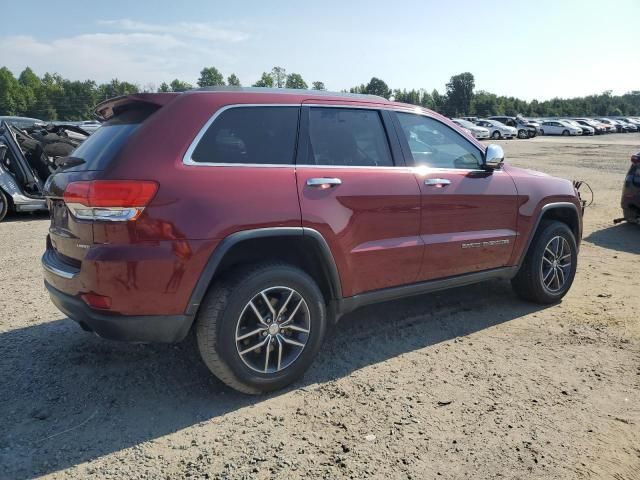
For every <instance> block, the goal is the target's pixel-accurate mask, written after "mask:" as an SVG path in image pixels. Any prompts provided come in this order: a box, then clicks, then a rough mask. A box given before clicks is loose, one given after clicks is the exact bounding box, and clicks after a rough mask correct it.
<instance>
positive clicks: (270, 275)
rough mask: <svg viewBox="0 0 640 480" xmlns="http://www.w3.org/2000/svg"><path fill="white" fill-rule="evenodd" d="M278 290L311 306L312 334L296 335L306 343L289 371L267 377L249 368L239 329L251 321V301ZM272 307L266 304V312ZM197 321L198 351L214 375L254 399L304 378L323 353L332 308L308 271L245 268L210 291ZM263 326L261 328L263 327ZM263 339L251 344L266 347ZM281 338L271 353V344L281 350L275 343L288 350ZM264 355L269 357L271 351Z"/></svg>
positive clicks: (282, 266) (281, 267)
mask: <svg viewBox="0 0 640 480" xmlns="http://www.w3.org/2000/svg"><path fill="white" fill-rule="evenodd" d="M274 287H277V288H289V289H293V290H294V291H295V292H296V293H297V294H298V295H299V297H300V298H302V299H304V302H306V305H307V307H308V309H306V310H305V312H306V313H305V315H307V314H308V325H309V332H308V333H306V334H299V333H296V334H297V335H304V336H305V339H304V341H305V342H306V343H305V346H304V347H303V348H302V349H301V350H300V353H298V356H297V357H296V358H294V359H293V360H292V363H291V364H290V365H289V366H286V367H284V368H283V369H282V370H279V371H275V372H269V373H262V372H257V371H256V370H254V369H252V368H251V366H250V365H248V364H247V363H246V360H245V359H246V358H247V357H241V355H240V349H239V347H237V344H239V342H238V341H237V340H236V337H237V335H236V328H237V327H238V324H239V322H242V321H243V319H244V318H246V317H245V316H244V315H245V313H243V312H249V313H253V312H251V311H250V310H247V308H248V307H249V302H250V301H252V300H253V299H254V298H255V297H256V296H257V295H260V292H262V291H264V290H265V289H269V288H274ZM267 293H268V292H267ZM281 298H282V297H281ZM266 305H267V304H266V303H264V304H263V305H262V307H263V308H264V307H265V306H266ZM276 306H277V305H276ZM298 312H299V310H298ZM249 313H246V314H247V315H248V314H249ZM288 313H290V311H289V310H287V314H288ZM296 315H300V313H296ZM256 320H257V317H256ZM196 322H197V323H196V337H197V341H198V349H199V350H200V355H201V356H202V359H203V360H204V362H205V364H206V365H207V367H209V370H211V372H213V374H214V375H215V376H216V377H218V378H219V379H220V380H222V381H223V382H224V383H226V384H227V385H229V386H230V387H231V388H234V389H235V390H238V391H240V392H243V393H248V394H254V395H255V394H260V393H264V392H269V391H272V390H278V389H280V388H283V387H285V386H287V385H289V384H290V383H293V382H294V381H296V380H297V379H298V378H300V377H301V376H302V375H303V374H304V372H305V371H306V370H307V368H308V367H309V365H311V363H312V362H313V359H314V358H315V356H316V355H317V353H318V351H319V350H320V346H321V345H322V341H323V339H324V336H325V332H326V329H327V320H326V307H325V303H324V299H323V296H322V293H321V292H320V289H319V288H318V286H317V285H316V283H315V282H314V281H313V279H312V278H311V277H310V276H309V275H307V274H306V273H305V272H303V271H302V270H300V269H298V268H296V267H293V266H291V265H287V264H280V263H276V264H263V265H257V266H254V267H249V268H245V269H243V270H240V271H237V272H234V273H233V274H231V275H229V276H228V277H227V278H225V279H223V280H221V281H220V282H218V283H216V284H214V285H213V286H212V287H211V288H210V289H209V291H208V292H207V295H206V297H205V299H204V302H203V304H202V306H201V307H200V311H199V313H198V318H197V320H196ZM273 323H277V322H273ZM258 327H259V328H260V325H258ZM283 328H284V327H283ZM270 333H271V332H270V331H269V334H268V338H269V339H271V335H270ZM261 335H267V334H264V333H259V334H257V335H256V337H257V338H256V337H250V338H249V339H248V340H249V341H251V342H254V341H255V344H257V343H260V339H261V338H264V339H265V341H266V337H261ZM281 335H286V334H281ZM241 336H242V335H241ZM276 337H277V334H274V339H273V341H274V348H273V349H271V346H270V345H271V343H268V344H267V348H268V349H269V351H270V352H271V351H274V352H275V350H276V348H278V347H276V344H275V340H277V342H278V346H279V348H280V349H282V348H283V347H282V346H281V345H287V344H285V343H284V342H280V338H281V337H278V338H276ZM296 340H299V338H297V339H296ZM243 341H244V340H243ZM269 341H270V342H271V341H272V340H269ZM255 344H254V346H255ZM280 344H281V345H280ZM290 348H291V349H293V348H298V347H290ZM259 351H262V347H261V348H259V349H257V350H256V351H255V352H250V354H246V355H251V356H257V355H258V354H259ZM291 352H292V350H290V351H289V354H291V355H293V356H295V351H294V352H293V353H291ZM264 355H265V356H266V355H267V350H266V349H265V350H264ZM274 355H276V354H274ZM243 358H244V359H243ZM274 358H275V357H269V356H266V363H267V365H271V364H273V363H274V362H276V361H278V359H277V358H275V359H274ZM270 361H271V364H270V363H269V362H270ZM278 367H280V365H279V364H278Z"/></svg>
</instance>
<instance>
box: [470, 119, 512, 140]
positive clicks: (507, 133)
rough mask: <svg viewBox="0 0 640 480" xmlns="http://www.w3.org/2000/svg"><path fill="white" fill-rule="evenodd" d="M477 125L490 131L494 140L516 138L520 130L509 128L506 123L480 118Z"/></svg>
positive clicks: (476, 122)
mask: <svg viewBox="0 0 640 480" xmlns="http://www.w3.org/2000/svg"><path fill="white" fill-rule="evenodd" d="M475 124H476V125H477V126H479V127H484V128H486V129H487V130H489V135H490V136H491V138H493V139H494V140H497V139H499V138H508V139H512V138H515V137H516V135H517V134H518V130H516V129H515V128H513V127H508V126H507V125H505V124H504V123H501V122H499V121H497V120H489V119H487V118H480V119H478V120H476V121H475Z"/></svg>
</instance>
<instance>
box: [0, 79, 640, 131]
mask: <svg viewBox="0 0 640 480" xmlns="http://www.w3.org/2000/svg"><path fill="white" fill-rule="evenodd" d="M222 85H229V86H242V84H241V82H240V79H239V78H238V76H237V75H236V74H235V73H231V74H230V75H228V76H227V77H226V78H225V76H224V75H223V74H222V73H221V72H220V71H219V70H218V69H217V68H215V67H206V68H203V69H202V71H201V72H200V77H199V78H198V81H197V86H198V87H209V86H222ZM252 86H254V87H271V88H294V89H307V88H312V89H315V90H325V85H324V83H323V82H321V81H314V82H311V85H309V84H307V82H306V81H305V80H304V79H303V78H302V75H300V74H299V73H287V71H286V70H285V69H284V68H283V67H273V69H272V70H271V71H269V72H263V73H262V76H261V77H260V78H259V79H258V80H257V81H256V82H255V83H253V84H252ZM192 88H194V86H193V85H191V84H189V83H188V82H185V81H183V80H180V79H174V80H173V81H171V82H170V83H166V82H162V83H161V84H160V86H159V87H156V86H155V85H154V84H147V85H144V86H140V85H138V84H136V83H131V82H126V81H120V80H118V79H113V80H111V82H108V83H101V84H98V83H97V82H95V81H93V80H84V81H78V80H69V79H66V78H63V77H62V76H61V75H58V74H57V73H53V74H52V73H45V74H44V75H43V76H42V77H39V76H38V75H36V74H35V73H34V72H33V70H32V69H31V68H29V67H27V68H25V69H24V70H23V71H22V72H21V73H20V75H19V76H18V78H16V77H15V76H14V74H13V73H12V72H11V71H10V70H9V69H8V68H6V67H2V68H0V115H19V116H26V117H35V118H40V119H43V120H84V119H90V118H93V109H94V107H95V105H96V104H98V103H100V102H101V101H103V100H106V99H108V98H111V97H115V96H118V95H127V94H131V93H139V92H156V91H157V92H181V91H184V90H190V89H192ZM344 91H345V92H347V91H346V90H344ZM348 92H351V93H360V94H368V95H378V96H381V97H384V98H387V99H389V98H392V99H394V100H396V101H398V102H405V103H410V104H413V105H420V106H423V107H426V108H429V109H431V110H435V111H437V112H439V113H442V114H444V115H447V116H450V117H454V116H467V115H473V116H479V117H484V116H489V115H518V114H520V115H524V116H525V117H526V116H531V117H555V116H579V115H586V116H591V115H596V116H605V115H640V91H632V92H629V93H625V94H624V95H612V92H611V91H606V92H603V93H601V94H598V95H589V96H586V97H577V98H569V99H561V98H554V99H552V100H546V101H542V102H539V101H537V100H532V101H526V100H521V99H518V98H515V97H506V96H500V95H496V94H494V93H490V92H486V91H484V90H480V91H475V79H474V77H473V74H471V73H469V72H464V73H460V74H458V75H454V76H452V77H451V79H450V81H449V82H448V83H447V84H446V88H445V91H444V92H442V93H441V92H439V91H438V90H437V89H433V90H431V91H428V90H426V89H417V90H416V89H412V90H407V89H399V88H395V89H392V88H390V87H389V86H388V85H387V83H386V82H384V81H383V80H381V79H379V78H377V77H373V78H372V79H371V80H370V81H369V82H368V83H366V84H364V83H363V84H361V85H358V86H355V87H352V88H350V89H349V90H348Z"/></svg>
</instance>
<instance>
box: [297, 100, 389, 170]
mask: <svg viewBox="0 0 640 480" xmlns="http://www.w3.org/2000/svg"><path fill="white" fill-rule="evenodd" d="M308 162H309V163H310V164H312V165H328V166H361V167H392V166H393V165H394V164H393V159H392V157H391V150H390V149H389V140H388V139H387V134H386V132H385V129H384V126H383V123H382V119H381V118H380V112H379V111H377V110H368V109H351V108H331V107H314V108H311V110H310V112H309V155H308Z"/></svg>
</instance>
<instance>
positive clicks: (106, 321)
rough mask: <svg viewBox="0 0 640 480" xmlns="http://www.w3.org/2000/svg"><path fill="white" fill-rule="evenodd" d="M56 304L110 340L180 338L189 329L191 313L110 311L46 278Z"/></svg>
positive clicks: (64, 311)
mask: <svg viewBox="0 0 640 480" xmlns="http://www.w3.org/2000/svg"><path fill="white" fill-rule="evenodd" d="M44 285H45V287H46V288H47V290H48V291H49V295H50V296H51V301H52V302H53V304H54V305H55V306H56V307H57V308H58V309H59V310H60V311H61V312H62V313H64V314H65V315H67V316H68V317H69V318H71V319H72V320H74V321H75V322H77V323H79V324H80V326H81V327H82V328H84V329H85V330H90V331H93V332H95V333H96V334H98V335H99V336H101V337H104V338H107V339H110V340H121V341H125V342H141V343H174V342H179V341H180V340H182V339H183V338H184V337H186V336H187V333H189V329H190V328H191V324H192V323H193V318H194V317H193V316H191V315H141V316H127V315H108V314H104V313H101V312H98V311H96V310H93V309H91V308H89V306H88V305H87V304H86V303H84V302H83V301H82V300H81V299H80V298H78V297H75V296H72V295H67V294H66V293H63V292H61V291H60V290H57V289H56V288H54V287H52V286H51V285H50V284H49V283H48V282H46V281H45V282H44Z"/></svg>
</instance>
